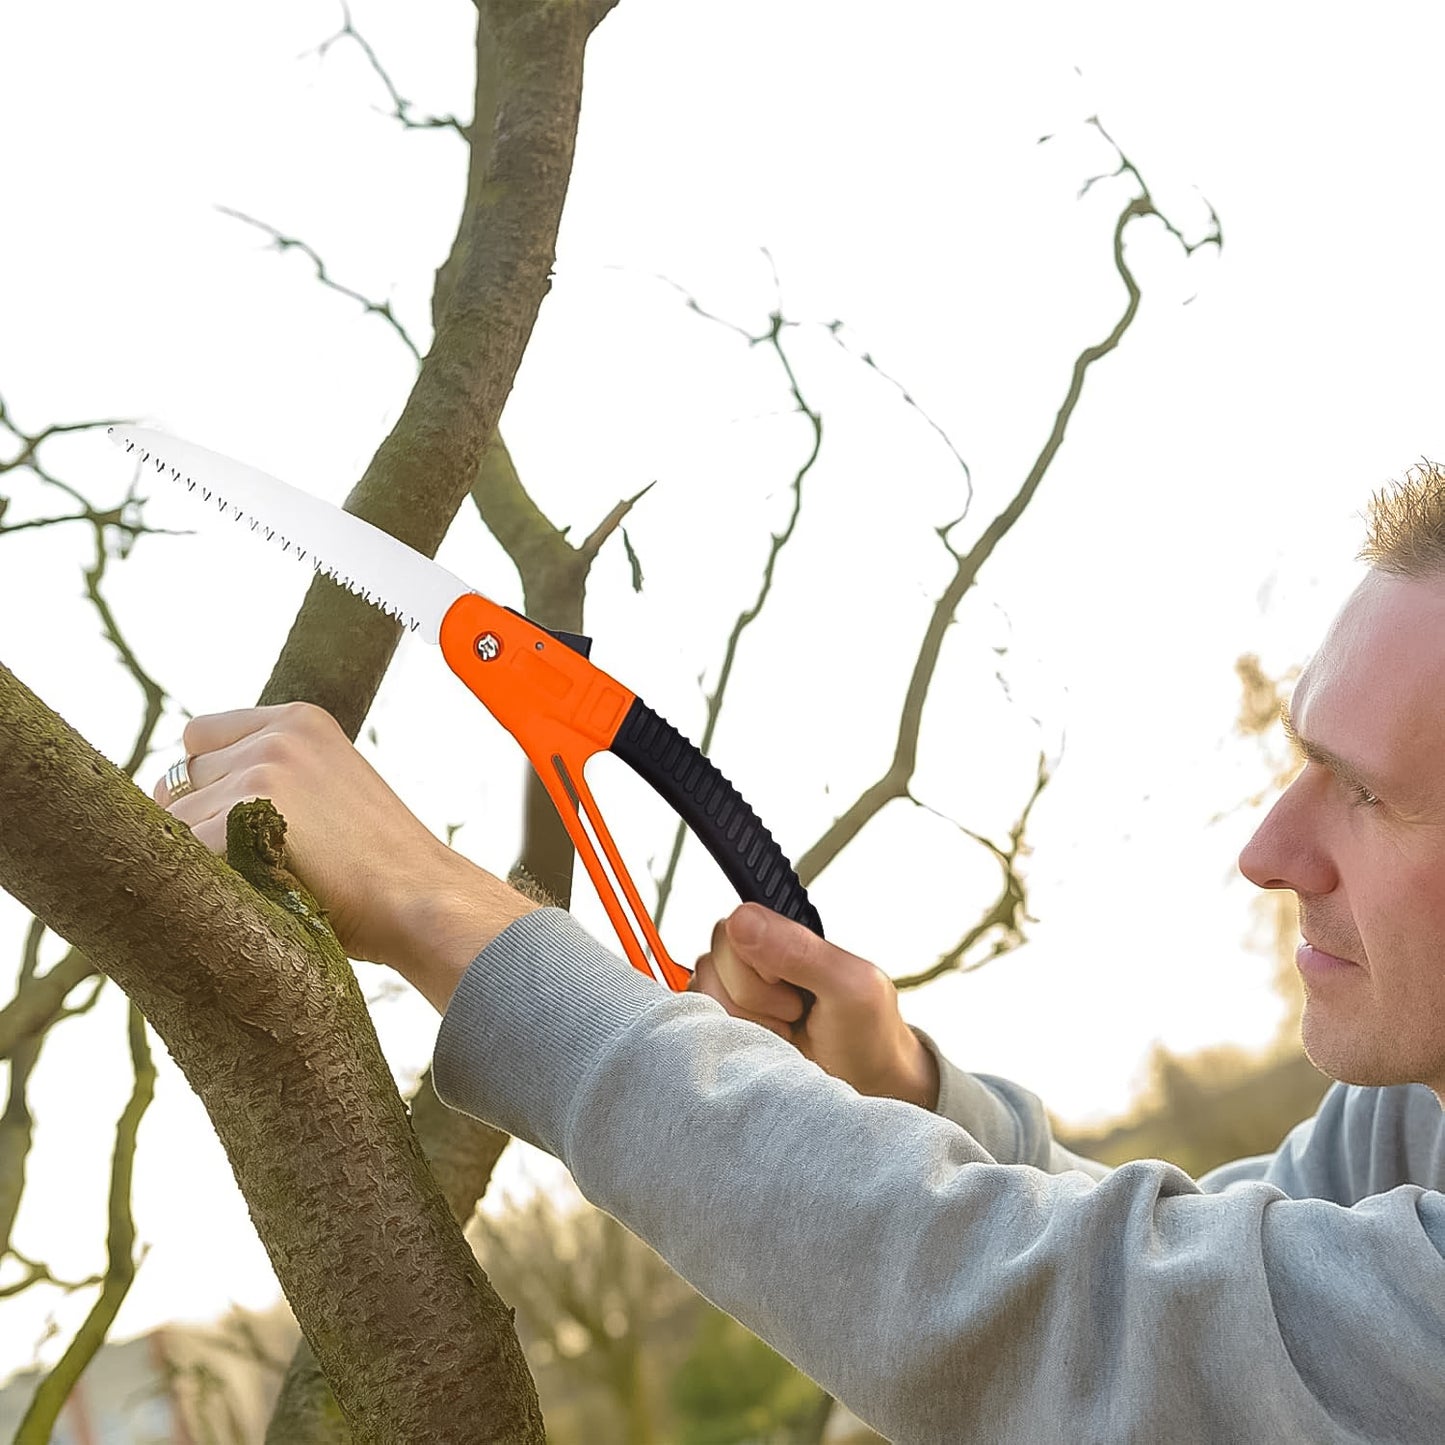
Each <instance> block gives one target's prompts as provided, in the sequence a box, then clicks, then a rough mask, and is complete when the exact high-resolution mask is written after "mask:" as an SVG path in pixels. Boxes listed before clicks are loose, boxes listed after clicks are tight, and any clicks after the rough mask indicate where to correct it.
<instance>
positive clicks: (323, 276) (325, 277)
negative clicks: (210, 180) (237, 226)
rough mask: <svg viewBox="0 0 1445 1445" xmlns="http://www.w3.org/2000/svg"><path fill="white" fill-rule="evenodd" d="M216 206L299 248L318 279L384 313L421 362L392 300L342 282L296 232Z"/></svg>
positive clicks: (369, 311) (277, 244)
mask: <svg viewBox="0 0 1445 1445" xmlns="http://www.w3.org/2000/svg"><path fill="white" fill-rule="evenodd" d="M216 209H217V210H218V211H219V212H220V213H221V214H222V215H223V216H231V217H233V218H234V219H235V220H237V221H244V222H245V223H246V225H248V226H254V227H255V228H256V229H257V230H258V231H264V232H265V233H266V235H268V236H269V237H270V238H271V245H272V247H273V248H274V249H275V250H277V251H280V252H286V251H299V252H300V253H301V254H302V255H303V256H305V257H306V259H307V260H308V261H310V262H311V264H312V265H313V266H314V267H315V268H316V279H317V280H318V281H319V282H320V283H321V284H322V285H323V286H325V287H326V288H327V289H328V290H330V291H336V292H338V293H339V294H340V295H342V296H347V297H349V298H350V299H351V300H353V301H356V302H359V303H360V305H361V309H362V311H363V312H364V313H365V314H366V315H368V316H380V317H381V319H382V320H383V321H385V322H386V324H387V325H388V326H390V327H391V329H392V330H393V331H394V332H396V334H397V335H398V336H399V337H400V338H401V341H402V345H404V346H405V347H406V349H407V350H408V351H409V352H411V355H412V360H413V361H415V362H417V363H418V365H419V364H420V363H421V351H420V350H419V349H418V347H417V344H416V342H414V341H413V340H412V339H411V335H410V333H409V332H408V331H407V329H406V327H405V326H403V325H402V324H401V322H400V321H398V320H397V318H396V313H395V312H394V311H393V310H392V309H391V302H390V301H373V300H372V299H371V298H370V297H369V296H366V295H364V294H363V293H362V292H360V291H355V290H353V289H352V288H351V287H350V286H343V285H342V284H341V282H339V281H336V280H333V279H332V277H331V274H330V273H329V272H328V271H327V269H326V262H325V261H323V260H322V259H321V257H320V256H319V255H317V253H316V251H315V250H314V249H313V248H312V247H311V246H308V245H307V244H306V242H305V241H302V240H298V239H297V238H296V237H295V236H286V235H283V234H282V233H281V232H280V231H278V230H277V229H276V228H275V226H272V225H269V224H268V223H267V222H265V221H258V220H257V219H256V218H255V216H248V215H247V214H246V213H245V212H244V211H236V210H233V209H232V208H231V207H230V206H217V207H216Z"/></svg>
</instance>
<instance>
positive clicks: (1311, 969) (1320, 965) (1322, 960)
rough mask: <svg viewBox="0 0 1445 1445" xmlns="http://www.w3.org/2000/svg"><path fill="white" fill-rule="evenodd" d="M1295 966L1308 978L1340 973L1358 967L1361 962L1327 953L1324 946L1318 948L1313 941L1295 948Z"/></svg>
mask: <svg viewBox="0 0 1445 1445" xmlns="http://www.w3.org/2000/svg"><path fill="white" fill-rule="evenodd" d="M1294 961H1295V967H1296V968H1298V969H1299V971H1300V973H1302V974H1303V975H1304V976H1305V977H1306V978H1321V977H1325V976H1327V975H1329V974H1332V973H1339V972H1341V971H1343V970H1344V969H1347V968H1358V967H1359V964H1357V963H1355V962H1354V961H1353V960H1351V959H1348V958H1341V957H1340V956H1339V955H1338V954H1335V953H1326V952H1325V951H1324V949H1322V948H1316V947H1315V945H1314V944H1312V943H1301V944H1300V946H1299V947H1298V948H1297V949H1295V955H1294Z"/></svg>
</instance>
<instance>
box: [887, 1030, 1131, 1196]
mask: <svg viewBox="0 0 1445 1445" xmlns="http://www.w3.org/2000/svg"><path fill="white" fill-rule="evenodd" d="M913 1032H914V1033H915V1034H917V1036H918V1038H919V1040H920V1042H921V1043H922V1044H923V1046H924V1047H925V1048H926V1049H927V1050H928V1051H929V1053H931V1054H932V1055H933V1057H934V1060H935V1061H936V1062H937V1064H938V1103H937V1105H936V1106H935V1109H934V1112H935V1113H937V1114H939V1115H941V1116H942V1117H943V1118H945V1119H951V1120H952V1121H953V1122H954V1123H955V1124H957V1125H958V1127H959V1128H960V1129H963V1130H964V1131H965V1132H967V1133H969V1134H972V1135H973V1137H974V1138H975V1139H976V1140H977V1141H978V1142H979V1143H980V1144H981V1145H982V1146H983V1147H984V1148H985V1149H986V1150H987V1151H988V1153H989V1155H990V1157H991V1158H993V1159H994V1160H996V1161H997V1162H998V1163H1000V1164H1028V1165H1030V1166H1031V1167H1032V1168H1035V1169H1042V1170H1043V1171H1044V1173H1045V1174H1063V1173H1065V1172H1066V1171H1067V1170H1070V1169H1078V1170H1081V1171H1082V1172H1083V1173H1085V1174H1087V1175H1089V1176H1090V1178H1093V1179H1102V1178H1103V1177H1104V1176H1105V1175H1106V1174H1107V1173H1108V1172H1109V1166H1108V1165H1107V1164H1101V1163H1100V1162H1099V1161H1098V1160H1097V1159H1086V1158H1084V1156H1083V1155H1081V1154H1075V1153H1073V1152H1072V1151H1070V1150H1068V1149H1065V1148H1064V1146H1063V1145H1062V1144H1060V1143H1059V1142H1058V1140H1057V1139H1055V1138H1054V1134H1053V1129H1052V1128H1051V1127H1050V1125H1049V1116H1048V1112H1047V1111H1046V1110H1045V1108H1044V1106H1043V1102H1042V1100H1040V1099H1039V1098H1038V1096H1037V1095H1035V1094H1031V1093H1029V1091H1028V1090H1027V1089H1023V1088H1020V1087H1019V1086H1018V1085H1017V1084H1015V1083H1013V1082H1012V1081H1011V1080H1009V1079H1000V1078H996V1077H995V1076H993V1075H992V1074H969V1073H965V1072H964V1071H963V1070H962V1069H960V1068H959V1067H958V1065H957V1064H955V1063H953V1062H952V1061H951V1060H950V1059H949V1058H947V1057H946V1056H945V1055H944V1053H943V1051H942V1050H941V1049H940V1048H939V1047H938V1045H937V1044H936V1043H935V1042H934V1041H933V1039H932V1038H931V1037H930V1036H929V1035H928V1034H926V1033H924V1031H923V1030H922V1029H914V1030H913Z"/></svg>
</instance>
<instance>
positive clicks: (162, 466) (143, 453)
mask: <svg viewBox="0 0 1445 1445" xmlns="http://www.w3.org/2000/svg"><path fill="white" fill-rule="evenodd" d="M110 430H111V431H112V432H114V428H110ZM121 446H122V447H123V448H124V449H125V450H126V451H127V452H130V453H134V454H135V456H136V459H137V461H139V462H140V463H141V464H142V465H143V464H144V463H146V462H150V463H151V465H152V466H153V467H154V468H155V470H156V472H157V473H158V474H161V475H164V474H165V473H167V472H169V473H170V479H171V480H172V481H173V482H176V483H178V484H179V485H180V486H183V487H184V488H185V489H186V490H187V491H188V492H194V491H195V490H196V487H197V486H198V485H199V483H198V482H197V481H196V479H195V478H194V477H188V476H186V475H185V474H184V473H183V472H182V471H181V469H180V468H179V467H175V466H171V465H170V464H169V463H168V462H166V461H165V459H164V458H162V457H152V456H151V454H150V452H149V451H147V450H146V449H145V448H144V447H142V446H139V445H138V444H137V443H136V442H134V441H132V440H131V439H130V438H128V437H127V438H122V440H121ZM212 497H215V499H216V506H217V508H218V510H219V511H220V512H222V513H223V514H224V512H225V510H226V508H227V507H228V506H231V504H230V503H229V502H227V500H226V499H225V498H224V497H223V496H221V495H220V494H219V493H218V492H216V491H215V489H214V488H212V487H201V500H202V501H203V502H209V501H210V500H211V498H212ZM232 510H233V511H234V512H235V514H236V520H237V521H238V522H243V521H244V522H249V523H250V524H251V530H252V531H253V532H259V531H264V532H265V534H266V540H267V541H268V542H274V541H276V540H277V532H276V529H275V528H274V527H268V526H267V525H266V524H265V523H264V522H263V521H262V520H261V519H260V518H259V517H252V516H250V515H248V514H247V513H246V512H243V511H242V510H241V509H240V507H233V508H232ZM280 542H281V550H282V551H283V552H289V551H290V550H291V547H292V545H293V544H292V542H291V539H290V538H289V537H282V538H280ZM295 560H296V561H298V562H304V561H305V560H306V548H304V547H297V548H296V559H295ZM311 570H312V571H313V572H315V573H319V574H321V575H323V576H325V577H329V578H330V579H331V580H332V581H333V582H335V583H336V584H337V586H338V587H344V588H346V590H347V591H348V592H350V593H351V594H352V596H354V597H359V598H361V600H362V601H363V602H367V603H369V604H370V605H371V606H373V607H375V608H376V609H377V610H378V611H379V612H382V613H385V615H386V616H388V617H390V618H392V619H393V620H394V621H396V622H399V623H400V624H401V625H402V626H403V627H404V628H405V629H406V630H407V631H408V632H415V631H416V630H417V629H418V628H419V627H420V626H421V620H420V618H416V617H411V616H409V615H408V614H407V613H406V612H405V611H404V610H403V609H402V608H400V607H395V606H393V605H392V604H391V603H390V602H387V601H386V600H385V599H384V598H382V597H377V596H375V595H374V594H373V593H371V592H369V591H367V590H366V588H364V587H362V586H361V585H360V584H359V583H357V582H356V581H354V580H353V579H352V578H350V577H343V576H342V575H341V573H340V572H339V571H338V570H337V569H336V568H335V567H333V566H332V565H331V564H330V563H329V562H324V561H322V559H321V558H320V557H317V556H315V555H314V554H313V555H312V558H311Z"/></svg>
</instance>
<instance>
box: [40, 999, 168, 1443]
mask: <svg viewBox="0 0 1445 1445" xmlns="http://www.w3.org/2000/svg"><path fill="white" fill-rule="evenodd" d="M127 1036H128V1038H129V1041H130V1058H131V1067H132V1069H133V1070H134V1073H135V1085H134V1088H133V1089H132V1091H131V1096H130V1099H129V1100H128V1102H127V1103H126V1106H125V1108H124V1109H123V1110H122V1111H121V1116H120V1119H119V1121H118V1122H117V1124H116V1129H115V1155H114V1158H113V1160H112V1163H111V1172H110V1207H109V1215H110V1232H109V1238H108V1240H107V1246H106V1248H107V1254H108V1263H107V1265H106V1271H105V1277H104V1281H103V1283H102V1285H101V1289H100V1297H99V1299H97V1300H96V1302H95V1304H94V1305H93V1306H92V1307H91V1310H90V1313H89V1314H88V1315H87V1316H86V1317H85V1320H84V1322H83V1323H82V1324H81V1326H80V1328H79V1329H78V1330H77V1331H76V1333H75V1338H74V1339H73V1340H71V1342H70V1344H69V1345H68V1346H67V1347H66V1350H65V1353H64V1354H63V1355H61V1357H60V1359H59V1360H58V1361H57V1362H56V1364H55V1368H54V1369H53V1370H51V1371H50V1373H49V1374H48V1375H47V1376H46V1377H45V1378H44V1379H43V1380H42V1381H41V1382H40V1387H39V1389H37V1390H36V1392H35V1395H34V1397H33V1398H32V1400H31V1402H30V1408H29V1409H28V1410H27V1411H26V1412H25V1417H24V1419H22V1420H21V1422H20V1428H19V1429H18V1430H17V1431H16V1432H15V1445H45V1442H46V1441H47V1440H49V1439H50V1438H51V1436H52V1433H53V1431H54V1428H55V1422H56V1420H57V1419H58V1418H59V1415H60V1411H61V1409H62V1408H63V1406H64V1405H65V1401H66V1399H67V1397H68V1396H69V1394H70V1392H71V1390H72V1389H73V1388H74V1386H75V1382H76V1381H77V1380H78V1379H79V1378H80V1376H81V1373H82V1371H84V1369H85V1367H86V1366H87V1365H88V1364H89V1363H90V1361H91V1359H92V1358H93V1356H94V1355H95V1352H96V1351H97V1350H98V1349H99V1348H100V1347H101V1345H103V1344H104V1343H105V1336H106V1332H107V1331H108V1330H109V1329H110V1325H111V1321H112V1320H114V1319H115V1316H116V1311H117V1310H119V1309H120V1305H121V1301H122V1300H123V1299H124V1298H125V1296H126V1294H127V1292H128V1291H129V1290H130V1286H131V1281H132V1280H133V1279H134V1278H135V1268H136V1260H135V1220H134V1219H133V1217H132V1215H131V1200H130V1195H131V1173H132V1170H133V1167H134V1164H135V1144H136V1133H137V1131H138V1130H139V1128H140V1121H141V1118H142V1116H143V1115H144V1114H145V1111H146V1109H147V1107H148V1106H149V1104H150V1101H151V1096H152V1094H153V1093H154V1092H155V1080H156V1071H155V1065H154V1064H153V1063H152V1062H151V1056H150V1047H149V1045H148V1044H147V1042H146V1033H145V1020H144V1019H143V1018H142V1017H141V1013H140V1010H139V1009H138V1008H137V1007H136V1006H135V1005H134V1004H132V1005H131V1006H130V1009H129V1013H128V1023H127Z"/></svg>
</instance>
